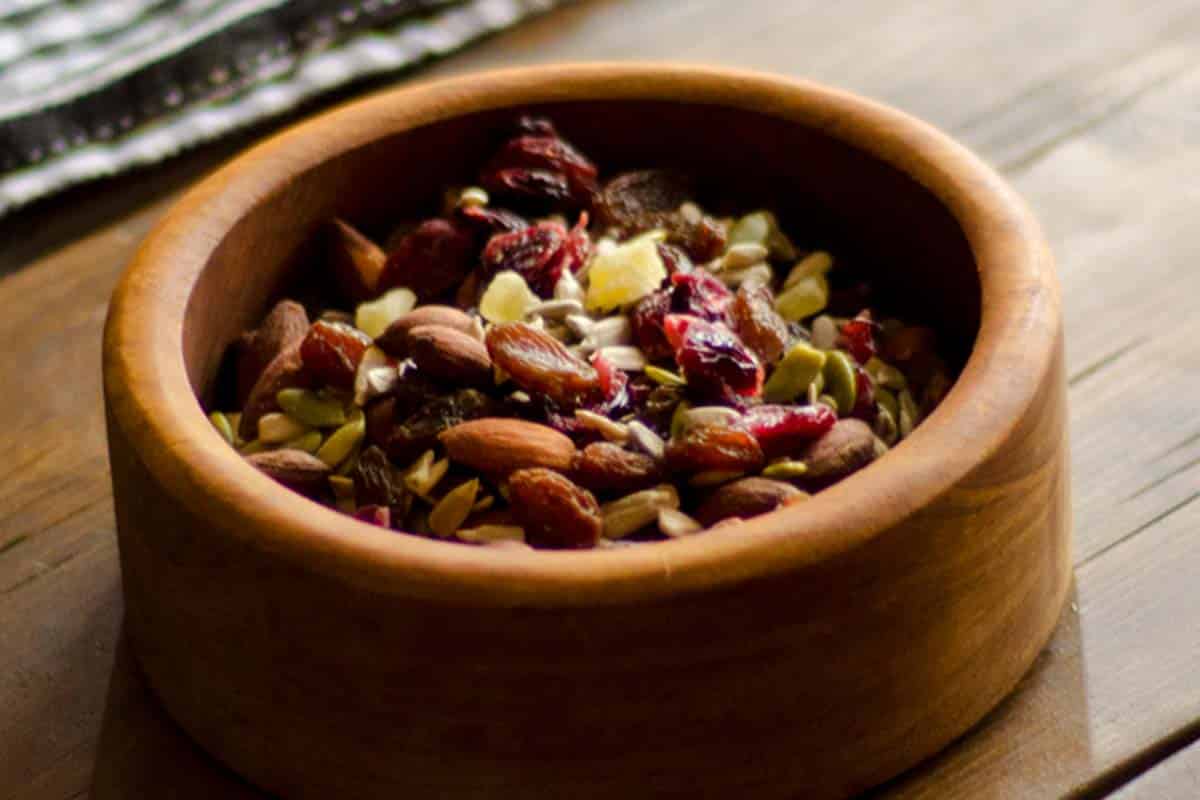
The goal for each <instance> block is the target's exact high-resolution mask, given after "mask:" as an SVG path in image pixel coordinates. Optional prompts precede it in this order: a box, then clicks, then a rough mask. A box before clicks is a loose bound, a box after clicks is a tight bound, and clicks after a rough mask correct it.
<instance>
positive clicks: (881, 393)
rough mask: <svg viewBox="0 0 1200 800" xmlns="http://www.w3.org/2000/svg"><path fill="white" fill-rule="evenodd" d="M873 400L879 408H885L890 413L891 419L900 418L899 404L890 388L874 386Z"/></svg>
mask: <svg viewBox="0 0 1200 800" xmlns="http://www.w3.org/2000/svg"><path fill="white" fill-rule="evenodd" d="M875 402H876V403H878V404H879V407H880V408H882V409H886V410H887V412H888V413H889V414H891V415H892V420H893V421H894V420H898V419H900V404H899V401H897V400H896V395H894V394H892V392H891V390H890V389H884V388H882V387H876V389H875Z"/></svg>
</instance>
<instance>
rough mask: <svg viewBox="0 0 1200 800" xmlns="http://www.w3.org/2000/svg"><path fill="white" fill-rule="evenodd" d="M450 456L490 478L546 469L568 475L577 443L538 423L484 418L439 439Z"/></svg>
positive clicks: (450, 429) (459, 427)
mask: <svg viewBox="0 0 1200 800" xmlns="http://www.w3.org/2000/svg"><path fill="white" fill-rule="evenodd" d="M438 439H440V440H441V442H442V444H443V445H444V446H445V448H446V452H447V453H448V454H449V455H450V460H451V461H457V462H458V463H460V464H465V465H467V466H468V467H472V468H474V469H477V470H479V471H480V472H484V473H487V474H489V475H507V474H509V473H510V472H512V471H514V470H518V469H526V468H528V467H546V468H547V469H553V470H558V471H560V472H565V471H567V470H568V469H570V467H571V462H572V461H574V459H575V444H574V443H573V442H572V441H571V440H570V439H568V438H567V437H566V436H564V435H563V434H561V433H559V432H558V431H556V430H554V429H553V428H549V427H547V426H545V425H539V424H537V423H536V422H526V421H525V420H520V419H507V418H502V417H484V418H483V419H476V420H471V421H469V422H463V423H460V424H458V425H455V426H454V427H453V428H448V429H447V430H444V431H442V433H441V434H440V435H439V436H438Z"/></svg>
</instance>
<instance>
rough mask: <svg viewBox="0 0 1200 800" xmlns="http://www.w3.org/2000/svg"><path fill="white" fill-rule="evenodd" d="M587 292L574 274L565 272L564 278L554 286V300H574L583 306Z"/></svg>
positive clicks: (568, 271)
mask: <svg viewBox="0 0 1200 800" xmlns="http://www.w3.org/2000/svg"><path fill="white" fill-rule="evenodd" d="M586 296H587V294H586V292H584V291H583V287H582V286H580V285H579V280H578V279H576V277H575V275H574V273H572V272H571V271H570V270H563V274H562V277H561V278H559V279H558V282H557V283H555V284H554V299H555V300H574V301H576V302H577V303H580V304H582V303H583V299H584V297H586Z"/></svg>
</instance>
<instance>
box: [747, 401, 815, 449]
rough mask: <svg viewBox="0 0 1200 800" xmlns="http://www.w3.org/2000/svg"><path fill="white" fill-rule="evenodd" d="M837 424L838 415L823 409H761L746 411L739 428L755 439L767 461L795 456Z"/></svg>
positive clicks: (809, 407)
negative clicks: (802, 448) (768, 459)
mask: <svg viewBox="0 0 1200 800" xmlns="http://www.w3.org/2000/svg"><path fill="white" fill-rule="evenodd" d="M836 422H837V414H836V413H834V411H833V410H832V409H830V408H829V407H828V406H824V405H820V404H817V405H812V406H782V405H762V406H755V407H753V408H750V409H748V410H747V411H746V413H745V414H744V415H743V417H742V426H743V427H744V428H745V429H746V430H748V431H749V432H750V433H752V434H753V435H754V438H755V439H757V440H758V444H759V446H761V447H762V449H763V453H765V454H766V457H767V458H778V457H780V456H788V455H792V454H793V453H795V452H796V451H797V450H798V449H799V448H801V447H803V446H804V445H805V444H807V443H808V442H810V441H812V440H813V439H816V438H818V437H819V436H821V435H822V434H824V433H825V432H826V431H827V430H829V429H830V428H832V427H833V426H834V424H835V423H836Z"/></svg>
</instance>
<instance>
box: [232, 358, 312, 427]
mask: <svg viewBox="0 0 1200 800" xmlns="http://www.w3.org/2000/svg"><path fill="white" fill-rule="evenodd" d="M302 341H303V338H301V339H298V340H296V341H295V342H293V343H292V344H291V345H289V346H288V347H287V349H285V350H284V351H283V352H281V353H280V354H279V355H277V356H275V358H274V359H273V360H272V361H271V363H270V364H268V365H267V368H266V369H264V370H263V372H262V374H261V375H259V376H258V380H257V381H256V382H255V383H254V388H253V389H251V390H250V395H249V396H248V397H247V398H246V404H245V406H243V408H242V419H241V421H240V422H239V423H238V435H239V436H241V437H242V438H243V439H244V440H246V441H247V442H249V441H252V440H253V439H254V438H255V437H256V436H257V435H258V420H259V419H260V418H261V417H262V416H263V415H264V414H267V413H270V412H271V411H275V410H276V409H278V408H279V403H278V401H277V400H276V397H277V396H278V394H279V392H280V391H281V390H283V389H292V388H301V389H309V388H312V382H313V381H312V376H311V375H310V373H309V372H308V370H307V369H305V367H304V359H303V358H301V356H300V344H301V342H302Z"/></svg>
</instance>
